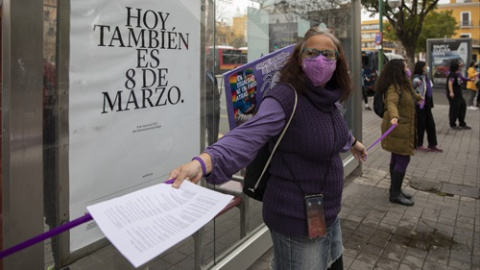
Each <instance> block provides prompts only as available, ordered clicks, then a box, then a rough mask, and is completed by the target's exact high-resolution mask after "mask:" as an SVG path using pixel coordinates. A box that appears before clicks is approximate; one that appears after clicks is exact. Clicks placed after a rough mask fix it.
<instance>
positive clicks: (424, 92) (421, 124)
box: [412, 61, 443, 152]
mask: <svg viewBox="0 0 480 270" xmlns="http://www.w3.org/2000/svg"><path fill="white" fill-rule="evenodd" d="M427 68H428V66H427V65H426V63H425V62H424V61H418V62H417V63H416V64H415V68H414V70H413V77H412V84H413V89H414V90H415V92H417V93H418V94H420V95H421V96H422V97H423V99H424V102H423V103H420V104H418V105H417V106H416V107H415V108H416V113H417V135H418V136H417V139H418V140H417V145H416V147H417V149H418V150H423V151H434V152H443V150H442V149H440V148H439V147H438V146H437V131H436V129H435V120H434V119H433V114H432V108H433V97H432V85H431V83H430V79H429V78H428V77H427ZM425 131H427V141H428V147H424V146H423V136H424V135H425Z"/></svg>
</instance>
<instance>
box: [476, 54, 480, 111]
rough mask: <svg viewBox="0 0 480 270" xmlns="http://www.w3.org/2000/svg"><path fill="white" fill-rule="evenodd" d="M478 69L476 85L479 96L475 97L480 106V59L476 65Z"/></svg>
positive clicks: (478, 106) (479, 106)
mask: <svg viewBox="0 0 480 270" xmlns="http://www.w3.org/2000/svg"><path fill="white" fill-rule="evenodd" d="M475 67H476V71H477V74H478V75H477V81H476V82H475V86H476V87H477V96H476V97H475V99H476V101H477V105H476V106H477V108H480V61H479V62H478V63H477V64H476V65H475Z"/></svg>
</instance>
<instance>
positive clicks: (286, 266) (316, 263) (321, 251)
mask: <svg viewBox="0 0 480 270" xmlns="http://www.w3.org/2000/svg"><path fill="white" fill-rule="evenodd" d="M305 226H306V225H305ZM270 232H271V235H272V240H273V252H274V259H273V265H272V266H273V269H275V270H302V269H315V270H324V269H327V267H328V266H330V264H331V263H333V262H334V261H335V260H337V259H338V258H340V256H342V253H343V244H342V230H341V228H340V220H339V219H338V218H337V220H335V222H334V223H333V224H332V225H331V226H330V227H329V228H328V229H327V234H326V235H325V237H322V238H320V237H319V238H314V239H309V238H308V237H307V236H288V235H284V234H282V233H279V232H275V231H272V230H270Z"/></svg>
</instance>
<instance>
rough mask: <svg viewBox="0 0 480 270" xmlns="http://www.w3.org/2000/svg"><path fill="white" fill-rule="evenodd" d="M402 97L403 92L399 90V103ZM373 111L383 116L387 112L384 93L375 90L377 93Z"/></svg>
mask: <svg viewBox="0 0 480 270" xmlns="http://www.w3.org/2000/svg"><path fill="white" fill-rule="evenodd" d="M401 97H402V92H399V97H398V103H400V98H401ZM373 111H374V112H375V114H376V115H378V117H380V118H383V114H384V113H385V97H384V95H383V93H380V92H375V95H373Z"/></svg>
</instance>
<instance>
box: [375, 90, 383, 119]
mask: <svg viewBox="0 0 480 270" xmlns="http://www.w3.org/2000/svg"><path fill="white" fill-rule="evenodd" d="M384 99H385V98H384V96H383V93H380V92H375V95H373V111H374V112H375V114H376V115H378V116H379V117H380V118H383V113H384V112H385V102H384Z"/></svg>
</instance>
